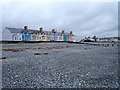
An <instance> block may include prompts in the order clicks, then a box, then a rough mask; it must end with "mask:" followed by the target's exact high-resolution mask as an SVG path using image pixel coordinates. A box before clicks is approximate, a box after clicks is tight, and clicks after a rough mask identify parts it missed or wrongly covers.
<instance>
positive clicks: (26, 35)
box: [21, 26, 31, 41]
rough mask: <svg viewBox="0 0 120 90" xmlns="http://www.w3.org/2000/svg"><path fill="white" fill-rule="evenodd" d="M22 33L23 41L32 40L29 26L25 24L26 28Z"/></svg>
mask: <svg viewBox="0 0 120 90" xmlns="http://www.w3.org/2000/svg"><path fill="white" fill-rule="evenodd" d="M21 33H22V41H30V40H31V33H29V31H28V27H27V26H24V30H23V31H22V32H21Z"/></svg>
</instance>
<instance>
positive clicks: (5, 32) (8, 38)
mask: <svg viewBox="0 0 120 90" xmlns="http://www.w3.org/2000/svg"><path fill="white" fill-rule="evenodd" d="M12 35H13V33H11V32H10V31H9V30H8V29H7V28H5V29H4V30H3V32H2V40H5V41H12Z"/></svg>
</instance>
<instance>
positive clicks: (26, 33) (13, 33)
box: [2, 26, 75, 42]
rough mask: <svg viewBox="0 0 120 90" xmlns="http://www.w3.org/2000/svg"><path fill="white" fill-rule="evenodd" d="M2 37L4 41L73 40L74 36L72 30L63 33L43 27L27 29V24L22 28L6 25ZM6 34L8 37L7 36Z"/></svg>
mask: <svg viewBox="0 0 120 90" xmlns="http://www.w3.org/2000/svg"><path fill="white" fill-rule="evenodd" d="M2 35H3V39H2V40H5V41H64V42H67V41H73V37H75V36H74V35H73V34H72V32H70V33H65V32H64V31H62V32H57V30H55V29H52V30H51V31H46V30H44V29H43V28H39V30H34V29H29V28H28V26H24V28H10V27H6V28H5V29H4V31H3V33H2ZM7 36H8V37H7Z"/></svg>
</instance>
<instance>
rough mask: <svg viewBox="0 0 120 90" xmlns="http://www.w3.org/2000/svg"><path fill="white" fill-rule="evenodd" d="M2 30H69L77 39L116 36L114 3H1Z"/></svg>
mask: <svg viewBox="0 0 120 90" xmlns="http://www.w3.org/2000/svg"><path fill="white" fill-rule="evenodd" d="M0 12H2V16H1V15H0V18H1V19H2V22H1V23H2V25H1V26H0V28H1V30H4V28H5V27H6V26H7V27H15V28H17V27H18V28H23V27H24V26H25V25H27V26H28V28H30V29H39V28H40V27H43V28H44V30H47V31H50V30H51V29H52V28H55V29H56V30H57V31H62V30H65V32H70V31H72V32H73V33H74V35H75V36H76V38H77V39H82V38H84V37H86V36H94V35H96V36H97V37H111V36H118V2H117V1H116V0H106V2H105V1H104V0H86V1H82V0H80V1H77V0H74V1H73V0H69V1H68V0H61V1H59V0H58V1H54V0H51V1H46V0H44V1H43V0H39V1H38V0H25V1H24V0H21V1H18V0H8V1H7V0H3V1H2V9H0Z"/></svg>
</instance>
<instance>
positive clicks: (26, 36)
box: [22, 33, 31, 41]
mask: <svg viewBox="0 0 120 90" xmlns="http://www.w3.org/2000/svg"><path fill="white" fill-rule="evenodd" d="M30 40H31V35H30V34H29V33H22V41H30Z"/></svg>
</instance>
